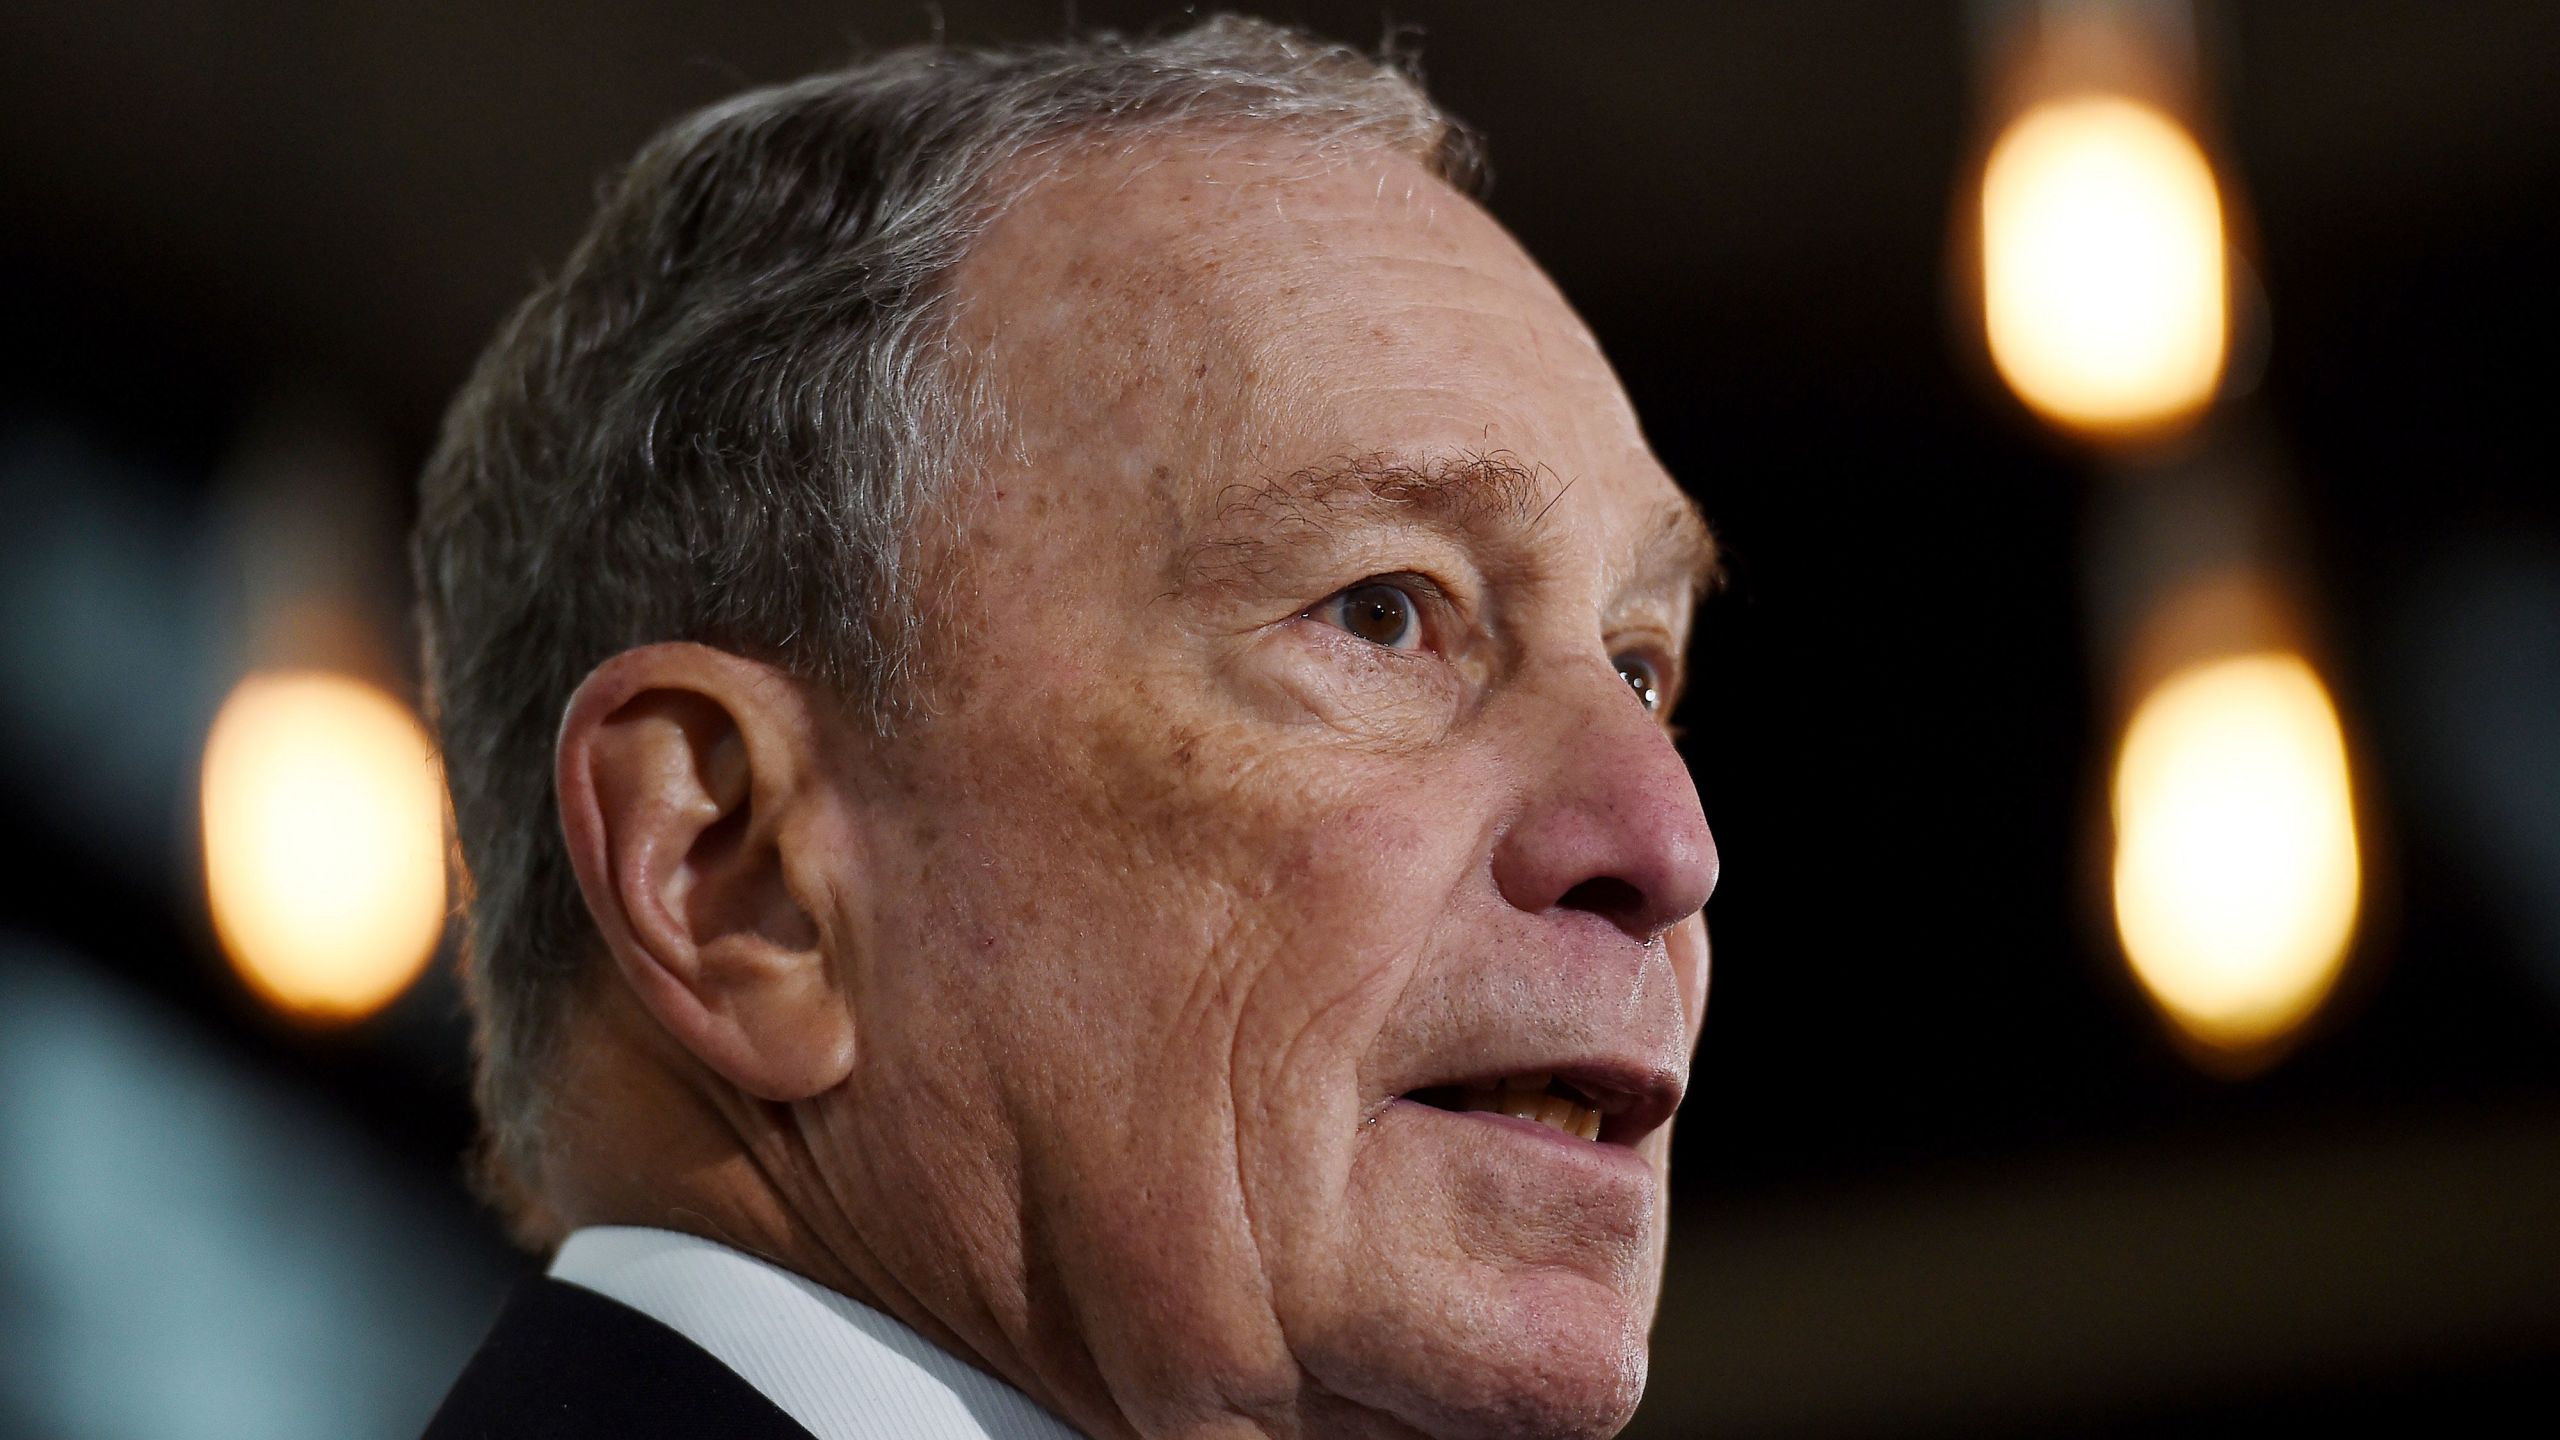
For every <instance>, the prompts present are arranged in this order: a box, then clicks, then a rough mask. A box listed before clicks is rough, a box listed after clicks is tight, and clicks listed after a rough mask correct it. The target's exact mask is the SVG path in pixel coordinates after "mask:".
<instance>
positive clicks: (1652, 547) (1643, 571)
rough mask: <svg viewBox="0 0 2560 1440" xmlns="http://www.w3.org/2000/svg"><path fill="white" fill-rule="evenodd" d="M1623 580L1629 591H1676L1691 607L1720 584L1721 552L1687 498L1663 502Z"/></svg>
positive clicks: (1722, 576)
mask: <svg viewBox="0 0 2560 1440" xmlns="http://www.w3.org/2000/svg"><path fill="white" fill-rule="evenodd" d="M1626 579H1627V583H1628V584H1629V586H1630V587H1631V588H1662V589H1676V590H1678V591H1680V592H1681V597H1682V598H1683V599H1684V600H1686V601H1687V602H1688V603H1689V604H1691V605H1695V604H1697V603H1698V602H1699V601H1700V600H1703V599H1705V598H1706V597H1707V596H1708V595H1709V594H1710V593H1712V592H1713V591H1714V590H1715V589H1716V587H1717V586H1719V585H1722V584H1723V583H1724V551H1723V548H1722V547H1721V546H1719V545H1718V544H1717V543H1716V534H1715V531H1714V530H1712V529H1710V528H1709V527H1708V525H1707V519H1706V517H1705V516H1703V515H1701V514H1699V513H1698V507H1697V505H1696V504H1695V503H1694V502H1693V501H1691V500H1690V499H1689V498H1688V497H1687V496H1685V495H1684V496H1682V497H1681V498H1679V499H1678V500H1669V501H1665V502H1663V505H1662V507H1661V508H1660V509H1659V510H1658V511H1656V512H1655V514H1654V519H1653V522H1652V524H1650V525H1648V526H1647V527H1646V530H1645V540H1644V544H1643V545H1642V547H1641V548H1639V549H1638V550H1637V552H1636V559H1635V563H1634V564H1632V565H1630V566H1628V567H1627V571H1626Z"/></svg>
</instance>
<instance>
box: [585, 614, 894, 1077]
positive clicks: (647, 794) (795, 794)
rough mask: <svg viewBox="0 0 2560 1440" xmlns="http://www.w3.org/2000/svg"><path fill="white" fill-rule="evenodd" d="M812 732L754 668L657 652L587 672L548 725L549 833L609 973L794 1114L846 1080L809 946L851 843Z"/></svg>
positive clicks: (841, 1006) (727, 1072)
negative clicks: (570, 867) (564, 858)
mask: <svg viewBox="0 0 2560 1440" xmlns="http://www.w3.org/2000/svg"><path fill="white" fill-rule="evenodd" d="M825 723H826V721H825V718H824V715H823V712H822V711H821V709H820V708H819V706H818V705H816V704H814V703H813V698H812V697H811V696H810V694H809V692H808V691H807V690H806V688H805V687H804V686H803V685H802V684H801V682H799V681H798V680H795V679H793V678H792V677H791V676H789V675H787V674H785V673H783V672H782V671H779V670H776V669H774V668H773V667H772V666H769V665H763V664H759V663H757V662H755V661H753V660H748V659H745V658H743V657H741V656H737V655H732V654H729V653H727V652H725V651H721V650H714V649H712V648H710V647H708V646H703V645H691V644H663V645H646V646H642V647H640V648H638V649H635V650H626V651H624V652H622V653H621V654H619V655H616V656H614V657H613V658H612V659H610V660H607V661H605V662H604V663H603V664H602V665H599V666H597V667H596V669H595V672H594V673H593V674H591V675H589V676H588V677H587V678H586V681H585V682H584V683H583V684H581V685H580V686H579V687H578V691H577V694H576V695H574V696H572V697H571V699H570V701H569V708H568V712H567V714H566V715H564V716H563V717H562V720H561V724H560V744H559V749H558V752H557V769H556V772H555V776H554V779H555V783H556V784H557V786H558V793H559V801H560V823H561V828H562V830H563V832H564V833H565V835H566V837H567V839H568V844H569V856H570V860H571V863H572V864H574V865H575V866H576V867H577V872H578V887H579V889H580V890H581V891H583V892H584V894H585V896H586V901H587V910H588V912H589V913H590V914H592V915H593V916H594V917H595V922H596V928H597V929H598V930H599V931H600V932H601V933H602V935H603V938H604V943H605V948H606V949H607V950H608V951H610V952H611V954H612V956H613V962H614V968H615V970H616V972H617V973H618V974H619V976H620V978H621V980H622V983H623V984H625V985H627V986H629V987H630V990H631V993H632V994H633V995H634V996H635V997H636V998H637V999H638V1000H639V1002H640V1005H641V1007H642V1008H643V1009H644V1010H646V1011H647V1012H648V1013H649V1014H650V1015H651V1016H653V1017H655V1019H656V1020H657V1022H658V1024H659V1025H660V1026H661V1027H663V1028H664V1029H665V1031H666V1032H667V1034H668V1035H669V1036H671V1037H673V1038H674V1039H675V1041H676V1042H677V1043H678V1044H679V1045H681V1046H683V1048H684V1049H685V1050H686V1051H687V1052H688V1053H690V1054H691V1055H692V1056H693V1057H694V1058H695V1059H697V1060H699V1061H701V1062H702V1064H703V1065H705V1066H706V1067H708V1068H709V1069H710V1070H711V1071H712V1072H713V1073H715V1074H717V1075H719V1076H721V1077H722V1078H723V1079H725V1080H727V1081H728V1082H729V1083H730V1084H732V1085H735V1086H736V1087H737V1088H738V1089H740V1090H742V1091H745V1092H746V1093H747V1094H750V1095H753V1096H755V1097H756V1098H757V1099H760V1100H769V1101H780V1102H789V1101H794V1100H804V1099H807V1098H809V1097H810V1096H813V1095H817V1094H819V1093H821V1092H823V1091H825V1090H828V1089H830V1088H832V1087H833V1086H834V1085H835V1084H836V1083H837V1082H838V1081H840V1080H842V1079H844V1077H845V1076H846V1074H848V1073H849V1072H850V1071H851V1070H852V1068H853V1057H854V1028H855V1027H854V1016H853V1007H852V1003H851V997H850V996H849V995H847V994H845V993H844V992H843V975H842V972H841V971H840V970H839V969H838V968H837V967H836V966H835V965H834V964H832V963H830V960H829V957H828V954H827V949H826V946H825V944H824V940H825V938H826V936H827V932H828V931H829V930H830V928H831V922H830V917H829V915H828V913H827V911H828V906H829V903H830V901H831V899H832V897H833V894H834V893H835V887H836V886H837V885H838V884H840V883H842V882H843V881H846V880H853V879H855V877H851V876H838V875H837V874H836V873H835V872H836V870H837V869H838V868H840V867H841V866H842V865H844V864H847V863H851V862H852V861H853V857H854V856H855V855H856V854H857V853H858V847H855V846H852V845H849V844H846V843H843V842H844V841H845V840H846V839H848V838H849V837H847V836H844V835H842V834H841V833H839V832H840V831H841V829H842V827H843V822H844V820H845V814H844V811H843V808H842V805H843V802H842V799H841V797H840V796H838V794H837V793H836V792H835V791H834V789H833V788H832V787H831V786H830V784H829V783H828V768H829V767H828V766H827V764H826V763H825V753H824V746H825V738H826V737H825V734H824V732H823V729H822V727H823V725H824V724H825ZM822 860H823V861H825V862H826V863H819V862H821V861H822Z"/></svg>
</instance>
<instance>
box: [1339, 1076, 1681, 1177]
mask: <svg viewBox="0 0 2560 1440" xmlns="http://www.w3.org/2000/svg"><path fill="white" fill-rule="evenodd" d="M1387 1108H1388V1109H1389V1110H1390V1111H1395V1110H1398V1109H1403V1110H1412V1111H1417V1112H1419V1113H1420V1114H1421V1115H1427V1116H1436V1117H1438V1118H1440V1119H1444V1120H1458V1121H1473V1122H1476V1123H1478V1124H1481V1125H1484V1126H1487V1127H1489V1128H1490V1130H1491V1132H1492V1135H1493V1136H1494V1137H1495V1138H1509V1139H1513V1140H1517V1141H1519V1142H1521V1143H1522V1144H1524V1145H1536V1146H1539V1147H1541V1148H1542V1150H1543V1152H1544V1153H1545V1154H1547V1155H1550V1156H1552V1157H1554V1158H1556V1159H1560V1160H1565V1161H1569V1162H1571V1163H1573V1164H1575V1165H1577V1166H1580V1167H1584V1168H1586V1170H1587V1172H1588V1173H1590V1174H1592V1175H1593V1176H1595V1177H1597V1176H1604V1175H1605V1176H1624V1175H1629V1174H1634V1175H1641V1176H1643V1177H1644V1178H1645V1179H1647V1180H1650V1179H1652V1178H1653V1164H1652V1162H1650V1161H1648V1160H1646V1159H1645V1158H1644V1157H1643V1156H1642V1155H1639V1154H1637V1153H1636V1151H1635V1149H1634V1148H1633V1147H1632V1146H1627V1145H1603V1144H1601V1143H1600V1142H1599V1141H1597V1140H1585V1139H1583V1138H1582V1137H1581V1136H1579V1135H1568V1134H1566V1133H1565V1132H1564V1131H1562V1130H1558V1129H1557V1128H1555V1127H1554V1126H1552V1125H1544V1124H1540V1123H1539V1122H1538V1121H1535V1120H1523V1119H1521V1118H1520V1117H1519V1116H1517V1115H1505V1114H1503V1113H1502V1112H1501V1111H1499V1110H1443V1109H1441V1108H1440V1107H1439V1106H1437V1105H1425V1104H1423V1103H1422V1102H1421V1101H1419V1100H1408V1099H1405V1098H1403V1097H1401V1096H1399V1097H1397V1098H1396V1100H1395V1101H1394V1102H1392V1103H1391V1104H1389V1105H1388V1107H1387Z"/></svg>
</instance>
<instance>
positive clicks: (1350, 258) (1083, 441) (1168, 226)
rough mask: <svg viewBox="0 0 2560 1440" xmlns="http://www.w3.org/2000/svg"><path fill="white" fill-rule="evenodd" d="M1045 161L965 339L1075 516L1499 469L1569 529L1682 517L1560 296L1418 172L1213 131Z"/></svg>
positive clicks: (1023, 445)
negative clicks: (1539, 492)
mask: <svg viewBox="0 0 2560 1440" xmlns="http://www.w3.org/2000/svg"><path fill="white" fill-rule="evenodd" d="M1046 165H1047V168H1046V170H1045V171H1044V172H1043V173H1042V174H1040V175H1039V176H1038V177H1037V178H1036V179H1035V180H1033V181H1032V182H1031V183H1030V184H1029V186H1028V189H1027V191H1025V192H1024V194H1023V195H1022V198H1021V199H1020V200H1018V201H1017V202H1016V203H1015V204H1014V205H1013V206H1011V207H1010V209H1009V210H1008V211H1007V213H1006V214H1005V215H1004V216H1003V218H1002V219H1000V220H999V221H998V222H997V223H996V224H995V225H994V226H993V227H992V228H991V229H990V231H989V233H988V234H987V235H986V236H985V237H984V238H983V239H982V241H981V242H980V244H979V245H978V247H977V248H976V250H975V251H974V252H973V254H972V256H971V258H970V260H969V261H968V262H967V263H966V264H965V265H964V266H963V267H962V270H961V273H960V276H959V283H958V287H957V288H958V292H959V294H960V298H961V301H962V316H961V320H960V327H961V340H962V343H963V345H964V347H967V348H968V349H970V350H972V351H974V353H976V354H977V355H979V356H980V357H981V363H983V364H984V365H986V366H987V368H988V371H989V378H990V379H991V380H992V381H993V389H994V391H995V393H996V394H997V395H999V396H1000V397H1001V403H1002V405H1003V408H1004V411H1005V420H1006V429H1007V430H1008V432H1009V439H1010V440H1011V441H1012V444H1011V445H1010V446H1008V447H1007V449H1008V450H1009V451H1010V452H1011V453H1013V454H1015V455H1017V456H1020V457H1022V458H1024V459H1026V460H1029V461H1031V462H1032V464H1033V465H1034V467H1035V468H1037V469H1041V470H1048V471H1058V470H1064V471H1067V472H1071V473H1074V474H1076V475H1078V476H1079V477H1081V478H1082V480H1083V481H1084V483H1085V485H1086V486H1087V487H1089V488H1088V489H1087V492H1086V494H1085V495H1084V496H1082V497H1080V498H1083V499H1085V500H1087V501H1089V502H1092V503H1104V502H1105V501H1106V499H1107V498H1112V497H1118V498H1126V499H1129V500H1133V501H1134V500H1137V499H1139V498H1141V497H1143V498H1144V499H1145V501H1146V502H1147V503H1149V504H1150V505H1152V506H1153V507H1154V508H1156V509H1158V510H1160V511H1166V510H1169V511H1171V512H1173V513H1172V514H1170V515H1168V516H1167V517H1166V518H1168V519H1180V518H1184V517H1187V516H1191V515H1196V513H1197V511H1198V509H1199V507H1200V506H1201V505H1203V504H1205V503H1212V502H1214V500H1215V497H1216V496H1217V495H1219V494H1220V493H1221V492H1222V491H1224V490H1225V489H1226V488H1227V487H1229V486H1232V485H1234V484H1238V483H1257V482H1260V481H1263V480H1267V479H1268V478H1270V477H1273V476H1281V475H1291V474H1300V473H1304V472H1306V471H1308V470H1310V469H1311V468H1314V469H1323V468H1326V467H1332V466H1338V465H1340V464H1342V463H1343V462H1347V461H1350V462H1365V461H1367V460H1369V459H1371V458H1384V459H1386V460H1388V461H1390V462H1391V463H1397V464H1411V465H1417V466H1422V467H1426V468H1428V467H1433V466H1439V465H1444V464H1446V463H1448V462H1450V461H1452V460H1455V459H1458V458H1460V457H1468V456H1487V455H1491V456H1500V457H1503V458H1504V460H1505V461H1506V462H1508V463H1513V464H1516V465H1518V466H1519V467H1520V468H1522V469H1524V470H1526V471H1528V472H1530V473H1532V474H1534V475H1538V476H1542V477H1544V478H1545V480H1546V481H1547V483H1548V485H1549V488H1550V489H1551V490H1554V491H1557V492H1563V495H1564V498H1563V500H1562V501H1561V502H1560V509H1562V510H1563V511H1564V512H1566V513H1563V514H1560V515H1558V516H1557V517H1556V518H1557V519H1558V520H1559V521H1562V522H1566V523H1571V522H1573V521H1575V520H1576V518H1577V517H1588V518H1589V519H1592V520H1597V521H1610V520H1612V517H1613V516H1614V517H1615V518H1616V520H1618V521H1622V522H1623V523H1624V524H1626V525H1629V526H1635V527H1649V526H1651V525H1652V523H1653V522H1654V521H1656V520H1657V519H1658V517H1659V516H1660V514H1661V513H1662V511H1663V509H1664V507H1665V506H1666V504H1670V505H1677V504H1683V503H1685V502H1683V501H1681V499H1680V497H1679V495H1678V491H1677V487H1676V486H1674V485H1673V484H1672V483H1671V481H1670V479H1669V477H1668V476H1667V475H1665V474H1664V473H1663V472H1662V470H1661V467H1660V466H1659V464H1658V463H1657V462H1656V461H1655V460H1654V459H1653V457H1652V455H1651V452H1650V451H1649V450H1648V448H1647V447H1646V446H1645V443H1644V440H1643V437H1642V433H1641V431H1640V429H1639V428H1638V426H1637V423H1636V420H1635V417H1634V414H1633V412H1632V410H1631V408H1630V406H1629V405H1628V403H1627V400H1626V397H1625V395H1624V392H1623V391H1622V390H1621V388H1620V387H1619V385H1618V383H1617V379H1616V376H1615V375H1614V373H1613V372H1612V371H1611V370H1610V368H1609V365H1608V363H1607V361H1606V359H1605V358H1604V357H1603V356H1602V355H1601V352H1600V350H1599V347H1598V345H1597V343H1596V342H1595V341H1594V340H1593V339H1592V337H1591V335H1590V333H1589V332H1588V330H1587V329H1586V328H1585V327H1584V326H1583V324H1582V323H1581V321H1580V319H1579V318H1578V317H1577V316H1576V315H1575V314H1574V313H1573V311H1572V309H1571V307H1570V306H1568V305H1567V304H1566V303H1565V301H1564V299H1563V297H1562V296H1561V295H1559V294H1558V293H1557V291H1556V289H1555V287H1554V285H1553V284H1552V283H1551V282H1550V281H1549V280H1548V279H1547V277H1546V276H1545V274H1544V273H1543V272H1541V271H1540V270H1539V269H1538V267H1537V266H1536V264H1535V263H1534V262H1532V261H1531V260H1530V259H1529V257H1528V256H1527V255H1526V254H1525V253H1523V252H1522V251H1521V250H1520V248H1519V246H1518V245H1517V244H1516V243H1515V242H1513V241H1512V239H1511V237H1510V236H1509V235H1508V234H1506V233H1505V232H1504V231H1503V230H1502V229H1501V227H1500V226H1498V225H1497V224H1495V223H1494V222H1493V220H1492V219H1491V217H1489V216H1487V215H1486V214H1485V213H1484V211H1483V210H1482V209H1481V208H1479V207H1478V206H1476V205H1475V204H1474V202H1472V201H1471V200H1469V199H1468V198H1467V197H1465V196H1463V195H1460V194H1459V193H1457V192H1456V191H1454V190H1452V189H1451V188H1449V187H1448V186H1447V185H1445V184H1443V183H1442V182H1441V181H1439V180H1438V179H1436V178H1434V177H1433V176H1432V175H1431V174H1430V173H1429V172H1428V171H1427V170H1426V169H1425V168H1424V167H1423V166H1422V165H1420V164H1419V163H1418V162H1416V161H1414V160H1413V159H1411V158H1410V157H1407V156H1404V155H1401V154H1395V153H1385V152H1377V151H1367V152H1353V153H1348V154H1334V155H1313V156H1311V155H1309V154H1308V153H1306V148H1305V147H1304V146H1303V145H1288V144H1275V143H1274V142H1272V141H1270V140H1268V139H1257V138H1237V137H1224V136H1216V135H1211V136H1195V137H1187V138H1180V139H1174V140H1155V141H1148V142H1143V143H1138V144H1132V145H1127V146H1122V147H1118V148H1114V149H1105V150H1077V151H1070V152H1065V153H1064V154H1062V156H1060V157H1058V158H1055V159H1053V160H1051V161H1049V162H1046ZM1095 482H1116V483H1107V485H1106V486H1105V487H1103V488H1100V489H1096V488H1091V487H1094V486H1095ZM1568 485H1570V487H1571V489H1570V491H1569V492H1567V491H1566V487H1567V486H1568ZM1542 503H1543V502H1542ZM1618 512H1624V513H1623V514H1619V513H1618ZM1637 517H1640V518H1637ZM1613 528H1614V526H1613Z"/></svg>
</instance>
